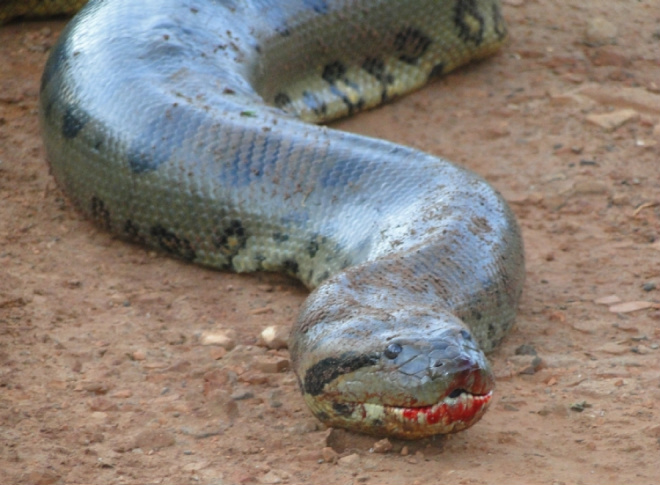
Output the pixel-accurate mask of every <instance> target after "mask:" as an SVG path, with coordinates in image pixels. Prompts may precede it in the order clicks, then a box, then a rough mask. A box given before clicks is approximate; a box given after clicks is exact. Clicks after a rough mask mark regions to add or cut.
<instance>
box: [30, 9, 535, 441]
mask: <svg viewBox="0 0 660 485" xmlns="http://www.w3.org/2000/svg"><path fill="white" fill-rule="evenodd" d="M356 5H357V6H356ZM505 33H506V30H505V27H504V24H503V22H502V20H501V17H500V16H499V4H498V3H497V2H494V1H491V0H477V1H475V0H471V1H465V0H463V1H429V0H419V1H408V0H406V1H403V0H402V1H395V0H392V1H387V2H378V1H363V2H359V4H356V3H355V2H351V1H324V0H296V1H293V0H291V1H280V2H273V1H270V0H258V1H257V0H255V1H239V0H217V1H212V0H176V1H172V0H146V1H142V2H135V1H133V0H110V1H105V2H103V1H92V2H91V3H90V4H88V5H87V6H86V7H85V8H84V9H83V10H82V11H81V12H80V13H79V14H78V15H77V16H76V17H75V18H74V20H73V21H72V22H71V23H70V24H69V25H68V26H67V28H66V29H65V30H64V31H63V33H62V35H61V37H60V39H59V41H58V43H57V44H56V45H55V46H54V47H53V49H52V53H51V56H50V59H49V61H48V63H47V65H46V68H45V71H44V74H43V79H42V85H41V98H40V116H41V124H42V129H43V137H44V143H45V146H46V150H47V155H48V160H49V162H50V165H51V168H52V172H53V175H54V177H55V179H56V180H57V182H58V183H59V184H60V186H61V187H62V188H63V190H64V191H65V192H66V193H67V194H68V196H69V197H70V198H71V200H72V201H73V202H74V203H75V204H76V205H77V206H78V208H79V209H80V210H81V211H83V212H84V213H85V214H87V215H88V216H90V217H91V218H93V219H94V220H96V221H97V222H98V223H99V224H101V225H102V226H104V227H105V228H107V229H108V230H110V231H112V232H114V233H115V234H118V235H120V236H122V237H126V238H129V239H132V240H137V241H140V242H142V243H144V244H147V245H149V246H152V247H156V248H160V249H162V250H164V251H166V252H168V253H171V254H173V255H175V256H178V257H181V258H183V259H186V260H188V261H191V262H195V263H199V264H203V265H207V266H212V267H215V268H219V269H229V270H234V271H239V272H245V271H260V270H268V271H283V272H286V273H289V274H291V275H294V276H295V277H297V278H299V279H300V280H301V281H302V282H303V283H304V284H305V285H307V286H308V287H309V288H310V289H314V288H316V289H315V290H314V291H313V292H312V293H311V295H310V296H309V299H308V300H307V302H306V303H305V305H304V307H303V309H302V311H301V313H300V316H299V319H298V321H297V323H296V324H294V326H293V329H292V332H291V339H290V350H291V357H292V363H293V368H294V370H295V372H296V375H297V376H298V379H299V382H300V387H301V391H302V393H303V395H304V397H305V400H306V401H307V402H308V404H309V405H310V408H311V409H312V411H313V412H314V413H315V414H316V415H317V416H318V417H319V418H320V419H321V420H323V421H324V422H326V423H327V424H328V425H332V426H342V427H345V428H348V429H353V430H357V431H362V432H368V433H372V434H384V435H391V436H398V437H403V438H419V437H423V436H428V435H432V434H437V433H445V432H453V431H457V430H460V429H464V428H465V427H468V426H470V425H471V424H473V423H474V422H475V421H476V420H478V419H479V418H480V416H481V414H483V411H484V410H485V404H484V406H483V408H479V409H478V410H475V412H474V415H473V416H472V415H471V416H470V417H469V419H468V418H465V419H461V420H458V421H455V422H449V421H447V420H445V421H444V422H442V423H440V424H437V425H435V426H430V425H428V423H410V422H405V423H404V422H401V417H400V411H401V409H404V408H410V407H413V408H414V407H420V406H421V407H423V406H431V405H434V404H436V403H439V402H443V400H446V399H448V396H450V394H451V393H452V391H456V390H457V389H462V390H464V391H465V395H466V396H467V395H468V394H469V395H472V394H474V395H475V396H480V395H483V396H486V395H488V396H490V393H491V391H492V388H493V378H492V373H491V371H490V369H489V367H488V363H487V361H486V358H485V357H484V354H483V352H482V351H486V352H487V351H490V350H492V348H493V347H494V346H495V345H497V343H498V342H499V341H500V340H501V339H502V338H503V337H504V335H505V334H506V333H507V331H508V330H509V328H510V327H511V325H512V324H513V321H514V317H515V313H516V307H517V303H518V299H519V296H520V293H521V289H522V285H523V280H524V257H523V247H522V241H521V236H520V232H519V229H518V226H517V224H516V221H515V219H514V217H513V215H512V213H511V211H510V209H509V208H508V206H507V204H506V203H505V202H504V200H503V199H502V198H501V197H500V196H499V194H498V193H497V192H496V191H495V190H494V189H493V188H492V187H490V186H489V185H488V184H487V183H486V182H485V181H484V180H483V179H481V178H480V177H478V176H477V175H475V174H473V173H471V172H469V171H467V170H465V169H462V168H459V167H456V166H454V165H452V164H450V163H449V162H447V161H445V160H442V159H438V158H436V157H432V156H430V155H427V154H425V153H422V152H420V151H417V150H413V149H410V148H406V147H403V146H400V145H395V144H392V143H389V142H386V141H381V140H375V139H370V138H366V137H362V136H357V135H353V134H348V133H343V132H339V131H336V130H332V129H328V128H325V127H318V126H314V125H310V124H308V123H307V121H315V122H319V121H326V120H328V119H332V118H336V117H338V116H344V115H348V114H352V113H354V112H356V111H359V110H361V109H365V108H368V107H371V106H375V105H377V104H379V103H381V102H382V101H387V100H390V99H392V98H394V97H396V96H398V95H400V94H404V93H405V92H408V91H411V90H413V89H416V88H418V87H420V86H422V85H423V84H424V83H425V82H427V80H428V79H429V78H430V77H433V76H436V75H439V74H443V73H445V72H447V71H449V70H451V69H453V68H455V67H457V66H459V65H461V64H463V63H465V62H468V61H469V60H470V59H474V58H477V57H483V56H486V55H488V54H490V53H491V52H493V51H494V50H496V49H497V48H498V47H499V45H500V44H501V42H502V40H503V39H504V37H505ZM393 344H396V345H394V346H393V347H392V345H393ZM392 349H394V350H392ZM395 351H396V352H395ZM394 354H396V355H394ZM452 399H453V398H452V397H451V396H450V397H449V400H450V401H451V400H452ZM466 399H467V398H466ZM470 399H472V398H470ZM488 399H489V397H488ZM468 401H469V400H468ZM451 402H454V401H451ZM469 402H470V403H471V402H472V401H469ZM485 403H486V404H487V401H485ZM462 405H464V406H467V404H465V403H463V404H462ZM470 405H471V404H470ZM475 409H476V408H475ZM397 410H398V411H397Z"/></svg>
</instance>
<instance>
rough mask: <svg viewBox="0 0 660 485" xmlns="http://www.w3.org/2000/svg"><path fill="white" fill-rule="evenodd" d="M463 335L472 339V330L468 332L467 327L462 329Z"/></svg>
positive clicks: (466, 338)
mask: <svg viewBox="0 0 660 485" xmlns="http://www.w3.org/2000/svg"><path fill="white" fill-rule="evenodd" d="M461 335H462V336H463V338H464V339H465V340H472V335H471V334H470V332H468V331H467V330H465V329H462V330H461Z"/></svg>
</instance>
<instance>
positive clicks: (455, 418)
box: [388, 389, 493, 425]
mask: <svg viewBox="0 0 660 485" xmlns="http://www.w3.org/2000/svg"><path fill="white" fill-rule="evenodd" d="M492 397H493V391H489V392H488V393H486V394H471V393H469V392H467V391H465V390H464V389H457V390H455V391H453V392H451V393H450V394H449V395H448V396H447V397H445V398H444V399H442V400H441V401H439V402H437V403H436V404H433V405H430V406H418V407H395V406H392V407H390V410H391V411H392V412H394V413H396V414H398V415H400V416H401V418H403V420H406V421H411V422H415V423H417V424H419V425H432V424H437V423H444V424H449V423H454V422H463V423H466V424H469V423H471V422H472V421H473V420H474V419H475V418H478V417H480V416H481V414H482V413H483V411H485V408H486V406H487V405H488V403H489V402H490V400H491V399H492ZM388 407H389V406H388Z"/></svg>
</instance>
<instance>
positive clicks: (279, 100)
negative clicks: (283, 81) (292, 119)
mask: <svg viewBox="0 0 660 485" xmlns="http://www.w3.org/2000/svg"><path fill="white" fill-rule="evenodd" d="M273 104H275V106H277V107H278V108H282V109H285V108H286V107H287V106H289V105H290V104H291V98H290V97H289V95H288V94H286V93H277V94H276V95H275V98H273Z"/></svg>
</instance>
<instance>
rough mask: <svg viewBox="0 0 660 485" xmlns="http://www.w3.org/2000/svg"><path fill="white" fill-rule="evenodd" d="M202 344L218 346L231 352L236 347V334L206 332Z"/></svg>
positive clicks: (201, 340) (224, 331) (229, 331)
mask: <svg viewBox="0 0 660 485" xmlns="http://www.w3.org/2000/svg"><path fill="white" fill-rule="evenodd" d="M200 342H201V344H202V345H217V346H219V347H223V348H224V349H225V350H231V349H233V348H234V347H236V332H234V331H233V330H221V331H218V332H204V333H203V334H202V337H201V339H200Z"/></svg>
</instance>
